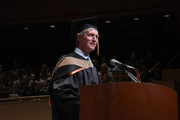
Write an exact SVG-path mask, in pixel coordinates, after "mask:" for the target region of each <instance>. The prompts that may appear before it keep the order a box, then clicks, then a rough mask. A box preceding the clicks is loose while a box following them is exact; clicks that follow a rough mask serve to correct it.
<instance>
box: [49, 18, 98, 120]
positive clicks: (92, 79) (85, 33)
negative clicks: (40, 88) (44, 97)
mask: <svg viewBox="0 0 180 120" xmlns="http://www.w3.org/2000/svg"><path fill="white" fill-rule="evenodd" d="M88 21H89V19H87V20H86V19H84V20H80V21H74V23H73V24H75V26H77V28H78V25H77V24H79V25H80V26H81V27H80V29H79V30H78V31H77V32H76V36H77V38H76V39H77V46H76V48H75V50H74V52H72V53H70V54H67V55H63V56H61V57H60V59H59V60H58V62H57V64H56V67H55V69H54V71H53V73H52V74H53V76H52V81H51V83H50V99H51V107H52V120H78V119H79V105H80V86H81V85H91V84H99V83H101V80H100V79H99V76H98V72H97V70H96V68H95V66H94V65H93V64H92V62H91V59H90V56H89V53H90V52H91V51H94V50H95V49H96V46H97V54H99V45H98V43H99V42H98V38H99V33H98V30H97V28H96V27H95V25H93V24H92V23H91V24H90V23H88ZM90 21H91V20H90ZM82 23H83V24H82ZM75 29H76V28H75Z"/></svg>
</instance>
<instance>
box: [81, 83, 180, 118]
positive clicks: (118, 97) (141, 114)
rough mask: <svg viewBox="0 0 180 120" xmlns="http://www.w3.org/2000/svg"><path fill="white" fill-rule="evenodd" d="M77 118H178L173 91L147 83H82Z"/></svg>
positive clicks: (175, 97)
mask: <svg viewBox="0 0 180 120" xmlns="http://www.w3.org/2000/svg"><path fill="white" fill-rule="evenodd" d="M80 120H178V105H177V93H176V91H175V90H174V89H171V88H168V87H165V86H161V85H156V84H149V83H134V82H112V83H104V84H98V85H89V86H82V87H81V97H80Z"/></svg>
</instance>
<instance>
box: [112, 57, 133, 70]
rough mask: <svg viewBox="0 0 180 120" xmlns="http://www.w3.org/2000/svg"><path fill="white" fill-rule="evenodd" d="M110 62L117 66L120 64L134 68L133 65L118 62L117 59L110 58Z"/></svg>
mask: <svg viewBox="0 0 180 120" xmlns="http://www.w3.org/2000/svg"><path fill="white" fill-rule="evenodd" d="M110 63H111V64H112V65H117V66H119V67H121V66H122V67H126V68H130V69H135V67H133V66H130V65H127V64H124V63H121V62H119V61H117V60H115V59H111V61H110Z"/></svg>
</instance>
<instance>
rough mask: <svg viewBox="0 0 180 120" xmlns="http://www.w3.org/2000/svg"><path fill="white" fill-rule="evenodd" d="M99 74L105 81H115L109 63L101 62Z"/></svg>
mask: <svg viewBox="0 0 180 120" xmlns="http://www.w3.org/2000/svg"><path fill="white" fill-rule="evenodd" d="M99 76H100V79H101V80H102V82H103V83H105V82H111V81H113V79H112V72H110V71H108V64H107V63H103V64H101V68H100V71H99Z"/></svg>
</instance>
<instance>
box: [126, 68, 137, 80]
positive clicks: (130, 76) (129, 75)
mask: <svg viewBox="0 0 180 120" xmlns="http://www.w3.org/2000/svg"><path fill="white" fill-rule="evenodd" d="M124 71H125V72H126V74H127V75H128V77H129V78H131V79H132V80H133V81H134V82H136V83H140V81H139V80H138V79H137V77H135V76H134V75H133V74H132V73H131V72H129V71H128V70H127V69H124Z"/></svg>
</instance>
